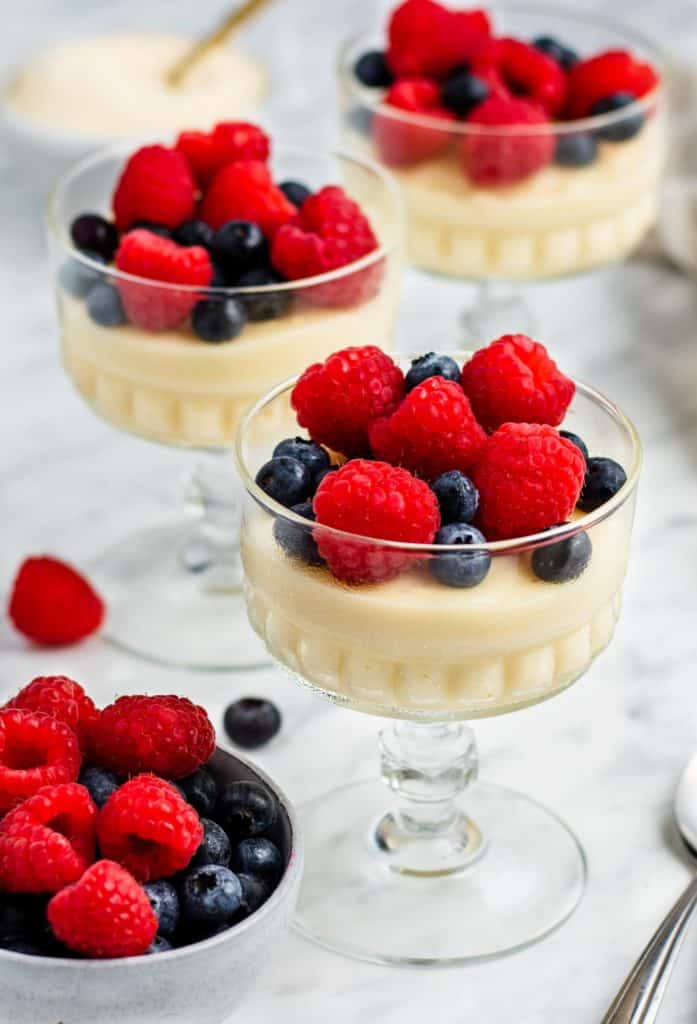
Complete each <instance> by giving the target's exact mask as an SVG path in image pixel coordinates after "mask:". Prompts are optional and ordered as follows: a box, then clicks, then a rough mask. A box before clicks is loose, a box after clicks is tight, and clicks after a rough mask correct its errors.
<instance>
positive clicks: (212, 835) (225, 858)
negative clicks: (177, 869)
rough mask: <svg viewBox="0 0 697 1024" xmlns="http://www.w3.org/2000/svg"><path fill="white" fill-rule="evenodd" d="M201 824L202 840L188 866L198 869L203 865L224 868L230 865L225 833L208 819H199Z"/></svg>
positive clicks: (214, 822)
mask: <svg viewBox="0 0 697 1024" xmlns="http://www.w3.org/2000/svg"><path fill="white" fill-rule="evenodd" d="M201 824H202V825H203V839H202V840H201V845H200V846H199V848H198V850H197V851H196V853H195V854H194V856H193V858H192V860H191V864H190V865H189V866H190V867H192V868H198V867H202V866H203V865H204V864H222V866H223V867H225V868H226V867H227V866H228V865H229V863H230V840H229V839H228V837H227V833H226V832H225V831H224V829H222V828H221V826H220V825H219V824H218V823H217V821H211V820H210V818H201Z"/></svg>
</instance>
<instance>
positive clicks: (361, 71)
mask: <svg viewBox="0 0 697 1024" xmlns="http://www.w3.org/2000/svg"><path fill="white" fill-rule="evenodd" d="M353 72H354V74H355V76H356V78H357V79H358V81H359V82H360V83H361V85H367V86H368V87H369V88H370V89H388V88H389V87H390V86H391V85H392V83H393V82H394V75H393V74H392V71H391V70H390V65H389V64H388V62H387V55H386V54H385V53H383V51H382V50H368V52H367V53H364V54H361V56H360V57H359V58H358V60H357V61H356V63H355V64H354V66H353Z"/></svg>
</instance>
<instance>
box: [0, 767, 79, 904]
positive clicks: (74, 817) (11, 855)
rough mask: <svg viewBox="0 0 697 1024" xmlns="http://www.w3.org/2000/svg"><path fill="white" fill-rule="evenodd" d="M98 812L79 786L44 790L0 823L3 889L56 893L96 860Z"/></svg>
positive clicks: (0, 870)
mask: <svg viewBox="0 0 697 1024" xmlns="http://www.w3.org/2000/svg"><path fill="white" fill-rule="evenodd" d="M96 842H97V808H96V807H95V805H94V803H93V802H92V798H91V796H90V795H89V793H88V792H87V790H86V789H85V787H84V786H79V785H78V784H77V783H76V782H71V783H64V784H63V785H58V786H44V787H43V788H42V789H40V790H39V791H38V793H36V794H35V795H34V796H30V797H29V799H28V800H25V801H24V803H22V804H20V805H19V806H18V807H15V808H14V810H12V811H10V812H9V814H7V815H6V816H5V817H4V818H3V820H2V822H0V888H2V889H4V890H5V891H6V892H58V890H59V889H63V888H64V887H65V886H66V885H70V883H71V882H76V881H77V879H78V878H79V877H80V875H82V873H83V872H84V871H85V870H86V869H87V868H88V867H89V865H90V864H91V863H92V861H93V860H94V852H95V849H96Z"/></svg>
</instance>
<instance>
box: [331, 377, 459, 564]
mask: <svg viewBox="0 0 697 1024" xmlns="http://www.w3.org/2000/svg"><path fill="white" fill-rule="evenodd" d="M422 386H423V385H422ZM314 509H315V514H316V517H317V523H319V524H322V525H323V526H331V527H334V528H335V529H337V530H343V531H345V532H347V533H353V534H358V535H359V536H361V537H369V538H372V539H375V540H390V541H404V542H407V543H414V544H430V543H431V541H432V540H433V538H434V536H435V533H436V530H437V529H438V527H439V526H440V515H439V513H438V502H437V501H436V497H435V495H434V494H433V492H432V491H431V489H430V488H429V487H428V486H427V484H425V483H424V482H423V481H422V480H418V479H417V478H416V477H414V476H412V475H411V473H408V472H407V471H406V470H405V469H400V468H398V467H396V466H389V465H387V463H385V462H368V461H367V460H365V459H354V460H353V461H351V462H347V463H345V465H343V466H342V467H341V468H340V469H339V470H338V471H337V472H336V473H329V474H328V475H327V476H325V478H324V479H323V480H322V483H321V484H320V485H319V488H318V490H317V494H316V495H315V499H314ZM315 539H316V541H317V546H318V549H319V552H320V554H321V555H322V557H323V558H324V559H326V561H327V563H328V565H329V568H330V569H331V571H332V573H333V574H334V576H336V577H337V579H341V580H344V581H345V582H346V583H354V584H358V583H377V582H381V581H383V580H388V579H392V578H393V577H394V576H397V575H399V573H400V572H402V570H403V569H404V568H406V566H407V565H408V564H409V562H410V561H411V560H412V558H413V556H412V555H410V554H409V553H407V552H405V551H400V550H399V549H396V550H395V549H391V548H386V547H384V546H381V545H379V544H370V543H367V542H365V541H360V540H357V539H350V538H346V537H334V536H331V535H330V534H328V533H326V532H325V531H322V530H318V531H317V533H316V534H315Z"/></svg>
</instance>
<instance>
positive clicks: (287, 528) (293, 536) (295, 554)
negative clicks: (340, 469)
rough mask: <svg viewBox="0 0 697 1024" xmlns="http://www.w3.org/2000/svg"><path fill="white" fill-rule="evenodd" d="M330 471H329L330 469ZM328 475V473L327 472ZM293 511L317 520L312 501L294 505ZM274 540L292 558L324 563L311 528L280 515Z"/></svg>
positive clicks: (275, 524) (319, 563) (304, 517)
mask: <svg viewBox="0 0 697 1024" xmlns="http://www.w3.org/2000/svg"><path fill="white" fill-rule="evenodd" d="M328 472H329V471H328ZM325 475H326V474H325ZM291 512H295V514H296V515H298V516H302V517H303V519H309V520H310V521H311V522H314V521H315V513H314V510H313V508H312V502H311V501H303V502H301V503H300V504H299V505H292V506H291ZM273 535H274V540H275V541H276V543H277V544H278V546H279V547H280V548H282V549H283V551H285V553H286V554H287V555H288V556H289V557H290V558H297V559H299V561H301V562H305V564H306V565H322V564H323V559H322V556H321V555H320V553H319V551H318V549H317V542H316V541H315V538H314V537H313V535H312V530H311V529H306V528H304V527H302V526H298V524H297V523H291V522H289V521H288V520H287V519H283V518H281V517H279V518H278V519H276V521H275V522H274V524H273Z"/></svg>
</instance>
